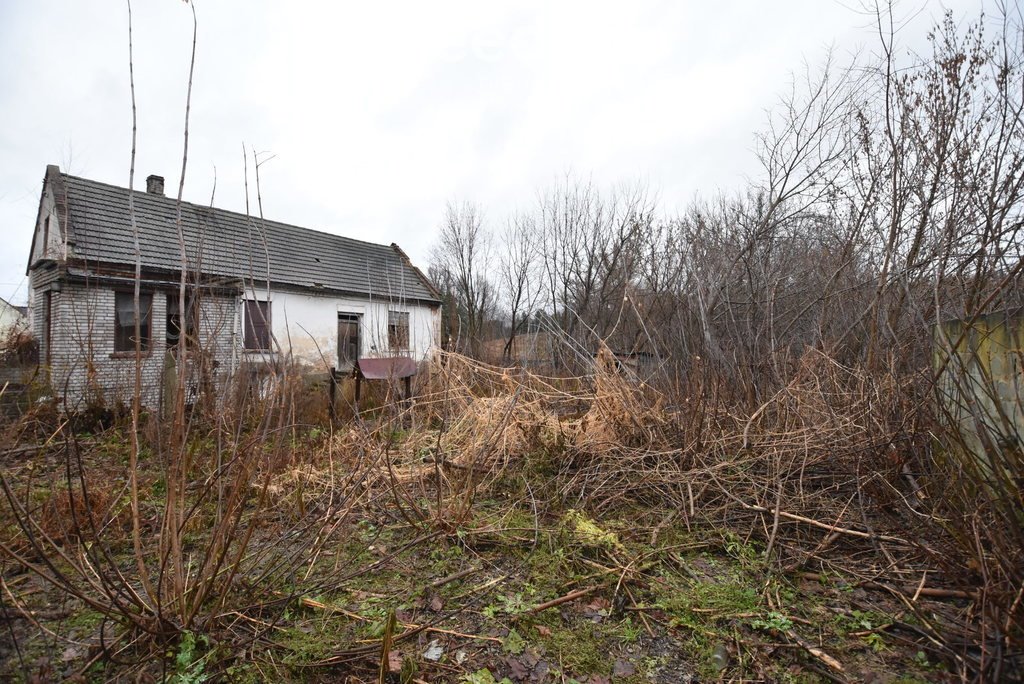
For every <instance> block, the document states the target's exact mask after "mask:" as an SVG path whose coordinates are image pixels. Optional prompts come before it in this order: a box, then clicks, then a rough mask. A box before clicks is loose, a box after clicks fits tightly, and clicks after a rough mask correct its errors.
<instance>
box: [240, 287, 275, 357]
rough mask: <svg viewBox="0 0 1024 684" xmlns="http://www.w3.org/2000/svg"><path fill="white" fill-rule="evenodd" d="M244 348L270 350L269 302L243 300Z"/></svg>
mask: <svg viewBox="0 0 1024 684" xmlns="http://www.w3.org/2000/svg"><path fill="white" fill-rule="evenodd" d="M245 348H246V349H248V350H250V351H269V350H270V302H260V301H256V300H254V299H247V300H246V301H245Z"/></svg>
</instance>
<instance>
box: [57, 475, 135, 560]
mask: <svg viewBox="0 0 1024 684" xmlns="http://www.w3.org/2000/svg"><path fill="white" fill-rule="evenodd" d="M119 494H123V492H122V491H121V490H120V489H118V488H115V483H113V482H111V481H109V480H103V481H100V480H99V478H98V477H87V478H86V479H85V481H84V485H83V483H82V482H75V483H74V486H72V487H70V488H69V487H68V486H67V483H64V484H61V485H58V486H56V487H54V488H53V489H51V490H50V493H49V496H48V497H47V498H46V500H45V501H44V502H43V505H42V507H41V511H40V515H39V525H40V527H41V528H42V531H43V532H44V533H45V534H46V535H48V536H49V537H50V538H51V539H53V540H54V541H56V542H60V543H65V544H67V543H78V542H83V541H95V540H96V539H98V538H100V537H102V538H103V539H104V540H105V541H106V542H108V543H116V542H117V541H120V540H124V539H126V538H127V534H128V531H129V529H130V526H131V512H130V510H129V507H128V503H127V501H125V500H124V497H123V496H120V497H119Z"/></svg>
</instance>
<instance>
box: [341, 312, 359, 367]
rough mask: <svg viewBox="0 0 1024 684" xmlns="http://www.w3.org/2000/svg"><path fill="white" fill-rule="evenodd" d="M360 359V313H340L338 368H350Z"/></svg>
mask: <svg viewBox="0 0 1024 684" xmlns="http://www.w3.org/2000/svg"><path fill="white" fill-rule="evenodd" d="M358 359H359V314H350V313H339V314H338V368H339V369H342V370H348V369H349V368H352V366H354V365H355V362H356V361H357V360H358Z"/></svg>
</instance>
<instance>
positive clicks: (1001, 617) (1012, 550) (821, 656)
mask: <svg viewBox="0 0 1024 684" xmlns="http://www.w3.org/2000/svg"><path fill="white" fill-rule="evenodd" d="M877 18H878V22H879V29H880V35H881V51H880V52H881V56H880V57H879V58H878V60H877V61H875V62H872V63H868V64H865V65H861V67H860V68H856V69H853V68H851V69H850V70H848V71H843V72H841V73H840V72H839V71H837V70H836V68H835V67H834V66H829V68H827V69H825V70H824V71H823V72H822V73H820V74H817V75H809V76H808V79H807V81H806V82H804V83H801V84H800V85H799V86H798V87H797V88H795V89H794V93H793V94H792V95H791V96H790V97H788V98H786V99H785V100H784V102H783V105H782V106H781V107H780V108H779V109H778V110H777V113H776V116H775V117H774V118H773V119H772V124H771V126H770V127H769V130H768V132H767V133H766V134H765V135H764V136H763V137H762V138H761V143H762V144H761V147H760V152H761V154H762V157H763V161H764V165H765V178H764V180H763V182H761V183H757V184H754V185H753V186H752V187H751V188H750V191H749V192H748V193H746V194H744V195H743V196H741V197H738V198H725V199H722V200H721V201H718V202H711V203H706V204H701V205H699V206H695V207H693V208H692V209H691V210H690V211H689V212H687V213H686V214H684V215H683V216H680V217H677V218H675V219H671V220H666V221H659V220H657V219H656V212H654V210H653V207H652V206H651V205H650V203H649V202H648V200H647V198H646V194H645V193H644V192H643V191H642V190H636V191H630V192H627V193H625V194H616V195H615V197H614V198H607V197H606V198H602V196H601V194H600V192H598V191H597V190H596V189H594V188H592V187H590V186H587V185H585V184H573V183H571V182H569V183H567V184H566V185H565V186H564V187H562V188H559V189H557V190H556V191H553V192H552V193H551V194H549V195H548V196H545V197H544V198H543V199H542V201H541V203H540V206H539V207H538V208H537V211H536V212H535V213H534V214H529V213H528V214H524V215H522V216H519V217H516V219H515V220H514V221H512V222H511V223H510V228H509V232H508V234H507V238H508V239H507V240H506V241H505V242H504V243H503V245H504V246H505V247H507V248H508V251H507V258H505V260H504V261H503V262H502V264H501V268H500V269H497V270H496V271H494V272H497V273H500V274H501V275H502V283H501V284H496V283H493V282H488V281H487V280H486V277H485V276H486V274H488V273H489V272H492V271H491V270H489V268H488V266H487V265H486V264H485V263H483V262H481V260H480V259H481V256H480V255H481V254H483V253H484V251H478V250H476V248H475V247H473V248H470V247H471V246H472V245H470V244H468V243H472V242H473V241H475V240H478V239H482V238H481V237H480V235H482V233H481V232H480V228H481V226H480V222H479V214H478V213H477V212H475V211H474V210H473V209H472V208H453V210H452V212H451V213H450V216H449V220H448V222H447V224H446V226H445V230H446V234H445V239H444V240H443V241H442V243H441V246H440V249H439V257H442V258H439V259H438V263H436V264H435V268H434V273H435V275H437V276H438V281H439V284H440V285H441V286H442V287H443V288H444V290H445V294H446V297H447V299H448V304H449V308H448V311H449V319H448V332H450V333H452V335H453V337H454V343H455V345H456V347H457V349H458V351H459V352H469V353H470V354H466V355H463V354H462V353H457V352H456V351H448V352H445V353H441V354H439V355H438V358H437V360H436V362H435V363H434V364H433V365H432V367H431V368H430V369H429V372H428V373H427V374H426V375H425V377H424V378H423V379H422V381H421V383H420V385H421V386H420V387H419V391H418V393H417V397H416V399H415V401H414V402H412V403H411V404H408V405H401V404H398V403H395V402H393V401H390V399H391V398H392V397H385V398H384V400H382V401H380V402H379V406H377V407H374V408H372V409H369V408H368V407H364V411H363V412H362V414H361V415H360V416H357V417H356V416H353V417H351V418H348V417H346V419H345V420H344V421H343V422H335V424H332V423H331V422H329V421H327V420H326V415H327V412H326V411H325V410H324V406H323V404H322V402H319V401H315V400H313V399H311V397H312V396H314V395H312V394H311V393H310V390H309V385H308V383H306V382H304V381H303V380H302V379H301V378H300V377H298V375H297V369H295V368H292V367H291V366H289V365H287V364H284V363H281V364H270V365H269V366H268V368H267V372H266V376H265V377H264V378H263V379H262V380H261V385H260V387H259V388H258V391H257V390H254V389H253V388H252V387H251V386H248V385H247V384H246V383H245V382H243V381H242V379H241V378H238V386H237V387H232V388H221V389H222V391H221V392H220V393H218V394H212V393H211V394H210V395H208V396H204V397H203V398H202V400H201V401H200V402H198V403H197V404H195V405H194V406H188V405H186V401H185V396H184V392H185V390H184V388H185V386H186V382H185V381H184V378H183V377H180V378H179V382H178V383H177V385H176V387H177V389H176V393H175V394H174V396H173V401H170V402H169V406H170V412H169V414H168V415H167V416H158V415H150V414H147V413H146V412H145V411H144V410H143V407H142V405H141V401H140V399H139V397H140V391H139V390H140V388H139V386H138V383H139V382H140V380H139V379H138V375H137V376H136V392H135V401H134V403H133V405H132V406H131V407H128V408H126V409H125V410H123V411H121V410H113V408H111V409H110V410H107V408H106V407H102V406H97V407H94V413H90V414H85V415H79V416H74V417H72V416H67V415H65V414H63V413H62V412H61V411H60V410H59V404H58V402H56V401H55V400H50V401H41V402H40V401H35V400H34V401H33V402H32V404H31V405H30V406H29V405H26V406H25V409H26V410H25V411H24V413H23V415H21V416H20V417H19V418H18V419H17V420H15V421H12V422H11V423H10V424H9V425H6V427H5V428H4V429H5V433H4V439H3V451H2V452H0V458H2V459H3V463H2V468H3V474H2V477H0V489H2V491H3V496H2V501H3V517H2V518H0V553H2V567H0V598H2V603H0V617H2V619H3V621H4V623H5V624H4V629H5V630H6V632H7V635H8V636H9V641H8V643H9V647H8V648H6V650H5V651H4V652H3V653H2V657H3V658H4V665H5V666H6V669H8V670H10V671H14V672H19V673H21V677H22V678H23V679H25V680H30V679H32V678H47V677H49V678H55V677H84V678H93V679H101V680H102V679H112V678H120V679H136V680H143V679H147V678H150V679H156V678H160V679H169V680H174V681H180V682H199V681H205V680H207V679H214V678H223V679H226V680H231V681H235V680H237V681H283V680H310V681H320V680H327V679H338V678H341V677H351V678H352V679H353V680H356V681H400V682H403V683H405V682H415V681H451V682H478V683H486V682H500V681H503V680H504V679H506V678H507V680H508V681H515V682H518V681H563V682H572V681H576V682H592V683H595V684H596V683H598V682H607V681H611V680H615V681H624V682H630V681H631V682H642V681H664V682H678V681H685V680H686V679H687V678H695V677H697V678H701V679H723V680H726V679H764V680H771V681H794V682H796V681H819V680H820V681H852V680H874V679H876V678H878V677H882V676H885V677H890V676H891V677H893V678H895V677H897V676H898V677H902V678H903V679H902V681H916V680H932V679H939V678H943V679H960V680H963V681H972V680H974V681H982V680H989V681H1004V680H1012V679H1014V678H1017V679H1019V678H1021V677H1022V676H1024V662H1022V648H1024V605H1022V595H1024V551H1022V549H1024V518H1022V513H1021V511H1022V509H1024V496H1022V492H1021V486H1022V482H1021V477H1020V474H1021V473H1022V472H1024V462H1022V459H1024V455H1022V451H1021V448H1020V442H1019V438H1020V435H1019V431H1018V429H1017V422H1018V420H1019V419H1018V418H1017V416H1018V415H1019V411H1020V409H1021V407H1020V393H1019V391H1017V393H1016V395H1015V396H1016V402H1017V403H1016V406H1012V405H1007V404H1004V403H1002V402H998V401H997V402H995V406H996V407H997V410H996V411H995V413H996V415H994V416H993V415H992V414H991V412H990V411H988V410H987V409H986V410H983V409H982V408H981V407H980V405H979V404H980V401H979V400H976V398H977V397H979V396H981V395H982V394H984V395H985V396H995V394H997V388H996V383H997V378H995V377H993V376H992V374H991V373H990V372H989V373H988V374H987V375H986V373H984V372H982V373H981V380H980V381H979V380H977V378H976V376H977V375H978V373H977V372H976V368H977V367H982V368H987V367H988V366H986V365H985V363H986V362H985V360H984V359H983V358H981V357H982V356H983V353H982V352H981V351H980V350H979V349H980V348H979V347H978V346H977V345H976V344H974V343H973V342H972V341H971V339H968V338H970V337H971V335H972V334H974V333H971V332H970V331H969V330H968V329H969V328H970V327H971V326H970V323H971V322H973V321H975V320H977V319H978V318H979V317H980V316H981V315H982V314H984V313H987V312H989V311H993V310H1000V309H1008V308H1011V307H1014V306H1016V305H1018V304H1019V303H1020V296H1019V295H1020V293H1019V284H1020V274H1021V268H1022V266H1021V264H1022V261H1021V243H1020V229H1021V218H1022V214H1021V198H1022V192H1024V172H1022V171H1024V146H1022V145H1021V141H1022V134H1024V119H1022V114H1024V90H1022V87H1021V84H1022V83H1024V80H1022V73H1024V72H1022V65H1021V57H1022V55H1024V51H1022V50H1021V27H1020V25H1019V24H1018V23H1015V22H1016V19H1015V18H1014V17H1004V21H1003V22H1002V24H1001V25H1000V32H999V35H998V36H996V37H995V38H991V39H990V38H988V37H987V36H986V32H985V31H986V28H985V27H986V26H987V24H986V23H985V22H984V21H982V22H980V23H978V24H976V25H972V26H969V27H967V28H965V29H961V28H960V27H958V26H955V25H954V24H953V23H952V21H949V20H947V21H945V22H944V23H943V24H942V25H940V26H938V27H937V28H936V29H935V31H934V33H933V35H932V44H933V47H934V53H933V55H931V56H930V57H929V58H928V59H920V60H916V59H915V60H911V61H910V62H909V63H905V62H904V60H902V59H901V58H899V57H898V56H897V54H896V48H895V43H894V40H895V35H894V33H893V32H892V31H891V30H889V29H887V26H888V25H889V22H888V19H889V17H888V15H886V14H885V13H884V12H879V13H878V16H877ZM179 195H180V192H179ZM531 235H532V236H535V237H536V236H538V235H539V236H540V237H539V238H536V239H539V240H540V243H539V244H537V243H532V242H528V241H529V240H530V239H533V238H530V237H529V236H531ZM467 241H468V242H467ZM531 254H540V255H542V256H541V257H538V258H537V259H532V258H531V257H530V255H531ZM185 277H186V274H185V272H184V270H183V273H182V286H181V293H182V294H181V310H185V294H184V293H185V285H186V281H185ZM502 288H504V294H501V295H496V294H495V293H496V292H498V291H499V290H502ZM499 301H500V302H504V303H505V304H506V305H507V308H509V309H510V310H509V311H507V312H506V314H507V315H506V319H507V322H508V325H506V326H505V327H504V328H503V329H502V330H501V333H502V336H501V337H502V339H501V349H500V352H501V353H500V354H497V355H492V357H493V356H497V357H501V358H502V361H503V363H502V364H501V365H498V364H489V363H486V362H485V361H482V360H480V359H479V358H476V359H475V358H472V357H473V356H477V357H487V356H488V349H489V348H488V345H487V342H488V340H486V339H484V336H485V335H486V332H487V329H488V317H489V316H491V317H493V315H494V306H495V302H499ZM137 306H138V303H137V302H136V307H137ZM489 307H490V308H489ZM949 318H955V319H959V320H962V321H965V322H966V325H965V326H964V328H963V330H964V331H965V332H964V333H963V334H962V335H961V336H960V339H955V338H951V337H950V335H949V334H948V333H947V332H946V331H947V327H946V326H944V325H937V326H936V325H934V324H936V323H943V322H945V321H946V320H947V319H949ZM136 320H138V314H137V312H136ZM521 326H522V327H521ZM529 326H533V327H532V328H531V327H529ZM459 331H465V335H467V336H468V338H467V337H460V336H459ZM523 331H532V334H537V333H542V334H543V335H544V336H545V343H544V345H541V346H544V348H545V349H547V355H546V356H543V357H535V356H530V357H524V356H523V355H521V354H515V353H513V352H514V350H515V348H516V347H515V344H514V342H515V338H516V337H517V336H519V335H520V334H521V333H522V332H523ZM136 337H138V336H136ZM536 339H537V338H536V337H535V338H534V341H536ZM184 344H187V343H186V342H184V340H183V345H184ZM972 344H973V345H974V346H972ZM1018 346H1019V345H1018ZM531 348H532V349H534V350H535V349H537V348H539V346H538V345H534V346H533V347H531ZM200 351H201V350H200ZM492 351H493V350H492ZM592 352H594V353H592ZM182 353H184V352H182ZM985 353H987V352H985ZM1012 353H1013V354H1017V355H1019V349H1016V348H1015V349H1014V350H1012ZM136 354H137V356H140V355H141V350H137V352H136ZM641 358H642V359H644V361H643V363H641V362H640V361H639V360H638V359H641ZM492 360H497V359H492ZM184 365H185V364H181V368H184ZM183 372H184V371H182V373H183ZM972 373H973V374H972ZM951 384H952V388H951ZM977 384H980V386H981V389H980V390H979V389H978V387H977V386H976V385H977ZM53 390H54V393H55V394H56V395H58V396H59V388H53ZM979 391H980V392H981V394H979ZM950 396H956V397H960V398H962V399H963V402H962V403H963V404H964V405H963V406H960V405H959V404H957V405H956V406H954V405H953V404H951V402H950ZM1012 403H1013V402H1012V401H1011V402H1009V404H1012ZM1000 407H1001V408H1000ZM342 414H344V412H342Z"/></svg>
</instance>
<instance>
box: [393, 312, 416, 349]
mask: <svg viewBox="0 0 1024 684" xmlns="http://www.w3.org/2000/svg"><path fill="white" fill-rule="evenodd" d="M396 319H397V320H396ZM403 324H404V325H403ZM403 327H404V328H405V339H404V340H402V339H401V338H400V337H399V332H400V331H401V329H402V328H403ZM387 334H388V351H405V352H407V351H410V350H411V349H412V346H411V345H412V314H410V313H409V312H408V311H401V310H398V309H388V327H387Z"/></svg>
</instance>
